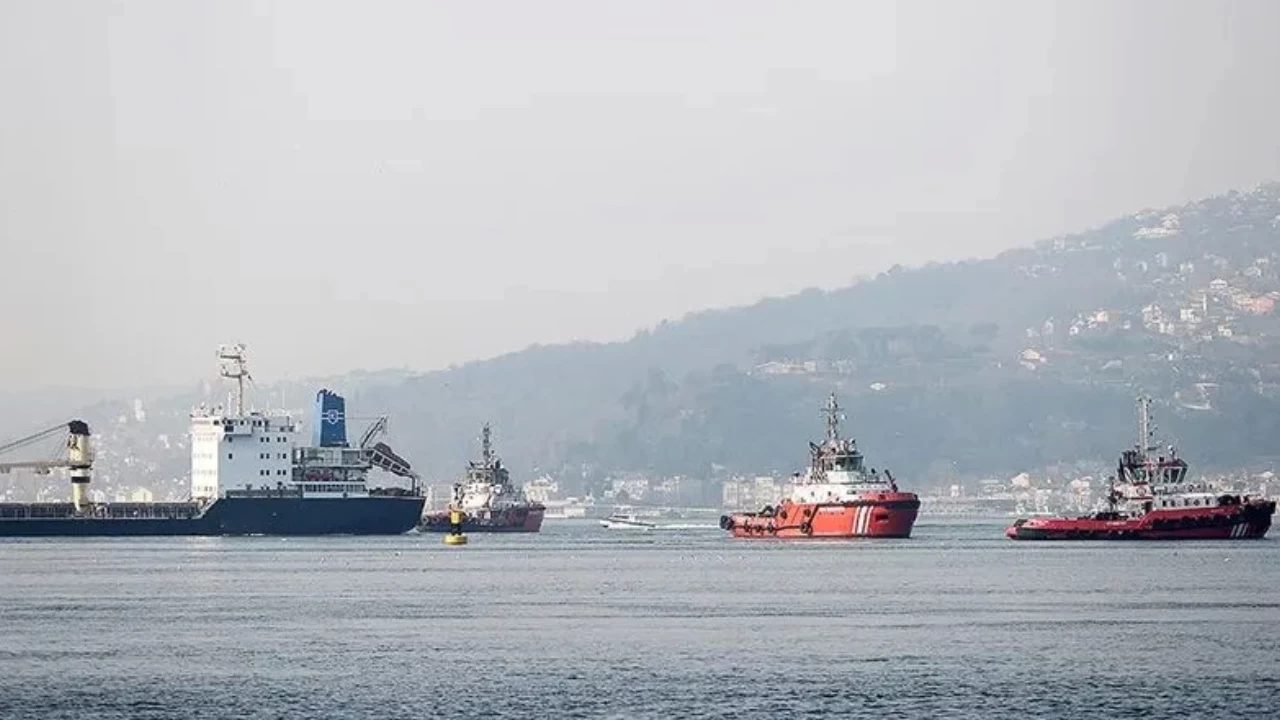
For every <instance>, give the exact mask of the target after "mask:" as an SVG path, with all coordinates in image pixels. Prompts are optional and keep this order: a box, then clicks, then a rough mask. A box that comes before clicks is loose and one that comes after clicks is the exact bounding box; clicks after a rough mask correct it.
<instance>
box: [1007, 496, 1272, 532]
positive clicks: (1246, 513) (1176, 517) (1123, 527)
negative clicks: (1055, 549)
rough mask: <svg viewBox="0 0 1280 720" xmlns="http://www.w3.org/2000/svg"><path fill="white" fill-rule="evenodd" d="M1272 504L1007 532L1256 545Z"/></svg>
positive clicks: (1047, 523) (1039, 522)
mask: <svg viewBox="0 0 1280 720" xmlns="http://www.w3.org/2000/svg"><path fill="white" fill-rule="evenodd" d="M1275 509H1276V504H1275V502H1274V501H1257V500H1255V501H1252V502H1249V503H1247V504H1244V505H1233V506H1217V507H1204V508H1178V509H1171V510H1153V511H1151V512H1149V513H1147V514H1146V515H1143V516H1142V517H1139V518H1126V519H1122V520H1106V519H1099V518H1090V517H1084V518H1031V519H1029V520H1019V521H1018V522H1016V523H1014V524H1013V525H1011V526H1009V528H1008V529H1007V530H1005V536H1006V537H1008V538H1010V539H1013V540H1237V539H1258V538H1261V537H1263V536H1265V535H1266V534H1267V530H1269V529H1270V528H1271V515H1272V514H1273V513H1274V512H1275Z"/></svg>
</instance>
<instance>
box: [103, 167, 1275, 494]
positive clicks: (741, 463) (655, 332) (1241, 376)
mask: <svg viewBox="0 0 1280 720" xmlns="http://www.w3.org/2000/svg"><path fill="white" fill-rule="evenodd" d="M1278 301H1280V184H1278V183H1272V184H1268V185H1264V186H1261V187H1259V188H1257V189H1255V190H1253V191H1251V192H1244V193H1241V192H1231V193H1227V194H1225V195H1221V196H1217V197H1214V198H1210V199H1207V200H1203V201H1200V202H1196V203H1191V204H1188V205H1185V206H1182V207H1174V208H1166V209H1162V210H1155V211H1144V212H1141V213H1137V214H1134V215H1131V216H1128V217H1124V218H1120V219H1118V220H1116V221H1114V222H1111V223H1108V224H1107V225H1105V226H1103V227H1100V228H1096V229H1093V230H1090V231H1087V232H1083V233H1080V234H1077V235H1072V236H1068V237H1062V238H1054V239H1050V240H1047V241H1044V242H1041V243H1038V244H1037V245H1035V246H1034V247H1027V248H1022V249H1018V250H1012V251H1009V252H1006V253H1003V254H1001V255H999V256H997V257H995V258H990V259H985V260H973V261H968V262H962V263H949V264H933V265H929V266H926V267H923V268H917V269H904V268H897V267H895V268H893V269H892V270H890V271H888V272H885V273H882V274H881V275H880V276H878V277H876V278H874V279H870V280H866V281H863V282H860V283H858V284H855V285H853V286H851V287H847V288H843V289H840V290H836V291H832V292H823V291H818V290H808V291H805V292H802V293H799V294H797V295H794V296H790V297H785V298H774V299H769V300H765V301H762V302H760V303H757V304H755V305H752V306H749V307H742V308H735V309H731V310H719V311H709V312H700V313H694V314H691V315H689V316H687V317H685V318H683V319H681V320H679V321H673V322H664V323H662V324H661V325H660V326H658V327H657V328H654V329H652V330H650V331H645V332H641V333H638V334H637V335H636V336H635V337H633V338H632V339H631V340H629V341H626V342H621V343H608V344H594V343H583V344H571V345H558V346H536V347H531V348H528V349H526V350H524V351H521V352H517V353H512V354H509V355H505V356H502V357H498V358H493V359H490V360H485V361H480V362H474V363H469V364H466V365H463V366H461V367H457V368H452V369H449V370H447V371H441V372H435V373H429V374H422V375H415V376H408V377H406V376H403V375H399V374H385V375H368V374H360V375H352V376H347V377H343V378H334V379H330V380H328V381H327V382H326V383H325V384H326V385H327V386H329V387H333V388H335V389H337V390H339V391H341V392H345V393H346V394H347V396H348V404H349V407H351V408H352V413H353V414H359V415H368V416H371V415H374V414H375V413H377V414H380V413H384V412H385V413H388V414H390V415H391V416H392V441H393V443H394V444H395V445H396V446H397V448H398V449H399V450H401V451H402V453H403V454H405V455H406V456H407V457H409V458H411V459H412V460H414V461H415V463H416V464H417V465H418V466H419V468H421V469H424V470H425V471H426V472H427V473H429V474H430V475H432V476H435V477H441V478H447V477H449V476H451V475H453V474H454V473H456V472H457V470H458V469H459V468H460V467H461V466H462V464H463V463H464V461H465V459H466V458H467V456H468V455H469V454H470V453H471V452H473V451H474V448H473V444H474V438H475V436H476V434H477V432H478V429H479V425H480V423H481V422H483V421H484V420H489V421H491V422H493V423H494V425H495V430H496V436H497V441H498V443H499V450H500V452H501V453H502V454H503V456H504V458H505V459H506V461H507V463H508V464H509V465H510V466H511V467H512V468H513V469H514V470H515V471H517V472H519V473H521V474H526V473H531V472H550V473H553V474H557V475H561V476H562V477H564V478H565V479H566V480H567V481H568V484H569V486H570V488H573V486H574V485H575V484H577V481H578V480H580V479H582V478H586V479H587V480H588V481H590V480H591V479H593V478H598V477H599V476H600V475H601V474H603V473H606V472H619V471H643V472H653V473H662V474H680V475H686V476H693V477H707V476H710V475H712V474H713V473H716V472H720V471H722V470H723V471H726V472H746V473H754V472H767V471H778V472H790V471H791V470H793V469H796V468H797V467H798V465H799V464H800V463H802V462H803V461H804V460H805V440H806V439H807V438H810V437H815V436H817V435H818V434H819V433H820V431H821V422H820V417H819V415H818V407H819V406H820V405H821V402H822V397H823V396H824V395H825V394H826V393H827V392H828V391H830V390H832V389H837V390H839V391H840V393H841V394H842V398H843V401H844V403H845V404H846V405H847V406H848V407H849V408H850V413H849V415H850V417H849V422H848V426H849V431H850V432H851V433H852V434H854V435H855V436H856V437H858V438H859V440H860V441H861V442H862V444H863V447H864V449H865V450H866V451H867V453H868V457H869V461H870V462H871V464H873V465H879V466H887V467H889V468H891V469H892V470H894V471H895V473H896V474H897V475H899V476H900V477H907V476H912V477H916V478H919V479H920V481H921V482H922V483H925V484H927V483H929V482H936V481H941V480H944V479H946V478H948V477H951V476H952V475H965V476H975V475H985V474H1009V473H1014V472H1018V471H1023V470H1035V469H1041V468H1046V467H1050V466H1054V465H1059V464H1068V465H1071V464H1079V465H1081V466H1082V467H1087V468H1088V469H1089V470H1094V471H1096V470H1098V469H1100V468H1101V466H1102V465H1103V464H1108V463H1110V462H1111V459H1112V456H1113V455H1114V454H1115V453H1116V452H1117V451H1118V450H1119V449H1121V448H1120V446H1121V445H1122V444H1127V443H1128V442H1130V439H1131V437H1132V435H1133V434H1134V433H1133V431H1132V429H1131V428H1132V422H1133V421H1132V416H1133V396H1134V394H1135V393H1136V392H1138V391H1139V390H1141V391H1143V392H1147V393H1150V394H1152V395H1153V396H1154V397H1155V398H1156V400H1157V405H1156V412H1157V421H1158V422H1159V424H1160V426H1161V429H1162V431H1163V432H1164V434H1165V435H1166V436H1168V437H1171V438H1173V439H1176V441H1177V442H1178V443H1179V444H1180V445H1184V446H1185V451H1186V454H1187V455H1188V456H1190V458H1191V459H1192V461H1193V462H1195V463H1197V464H1198V465H1200V466H1202V467H1222V468H1234V467H1239V466H1242V465H1249V464H1269V463H1271V462H1273V460H1274V458H1273V455H1274V454H1276V453H1277V451H1276V450H1275V448H1274V440H1275V438H1276V437H1280V353H1278V352H1277V351H1278V350H1280V313H1277V311H1276V305H1277V304H1278ZM264 390H265V391H266V392H276V391H275V390H274V389H272V388H270V387H268V388H265V389H264ZM294 392H296V393H297V394H296V395H295V394H293V393H294ZM309 392H310V390H306V389H302V388H297V389H295V390H291V391H290V397H297V398H302V397H305V395H306V394H307V393H309ZM198 395H199V394H198V393H191V394H184V395H179V396H173V397H169V398H166V399H163V400H160V401H158V402H157V403H153V404H154V405H155V406H156V407H159V408H164V410H163V411H162V412H158V413H153V415H154V416H155V419H153V420H152V421H148V422H145V423H143V422H137V423H132V421H129V420H128V419H127V418H126V419H125V420H123V421H121V420H119V416H121V415H128V414H129V413H131V412H132V410H131V409H130V408H129V407H125V406H119V405H116V406H112V405H111V404H110V403H107V404H105V405H104V406H102V407H100V408H99V411H100V414H101V415H102V416H103V417H104V418H109V419H110V421H111V422H112V423H113V424H114V426H115V428H116V429H115V432H118V433H124V434H127V433H125V431H124V430H123V428H127V427H130V426H131V423H132V424H135V425H139V427H137V433H138V434H139V436H140V437H142V438H147V437H151V436H158V435H160V434H162V433H163V434H164V435H166V437H167V438H168V439H169V440H168V444H169V446H170V447H169V448H168V449H165V451H164V453H165V456H166V457H167V456H168V455H175V459H174V460H173V461H171V462H167V463H162V464H163V465H164V467H165V468H167V469H166V470H165V471H164V472H161V471H159V470H157V471H155V472H157V473H160V474H171V475H174V476H176V475H180V474H181V468H182V466H183V464H184V462H185V458H184V457H182V454H181V451H183V448H182V446H181V445H182V444H181V441H178V440H175V439H174V438H177V437H178V436H180V435H181V433H182V432H183V430H184V427H185V421H184V420H183V417H184V413H185V410H186V408H187V407H189V405H190V404H191V402H193V401H194V400H195V399H197V398H198ZM291 404H298V405H300V404H301V401H299V402H298V403H291ZM161 418H163V420H161ZM161 422H162V423H163V424H161ZM122 437H123V435H122ZM117 442H122V441H117ZM155 444H156V443H154V442H151V441H146V440H144V441H137V442H134V443H133V445H136V446H137V447H133V449H132V450H131V451H130V452H131V453H133V454H135V455H138V456H141V455H142V454H144V450H145V449H146V448H147V447H148V446H154V445H155ZM162 445H163V443H162ZM131 447H132V446H131ZM152 449H153V450H154V448H152ZM168 468H172V469H168Z"/></svg>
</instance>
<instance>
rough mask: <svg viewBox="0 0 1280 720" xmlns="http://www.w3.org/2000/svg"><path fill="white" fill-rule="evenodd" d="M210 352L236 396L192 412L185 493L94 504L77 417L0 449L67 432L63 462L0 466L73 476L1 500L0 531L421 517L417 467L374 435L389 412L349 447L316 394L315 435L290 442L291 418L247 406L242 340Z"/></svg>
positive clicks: (238, 528)
mask: <svg viewBox="0 0 1280 720" xmlns="http://www.w3.org/2000/svg"><path fill="white" fill-rule="evenodd" d="M218 358H219V360H220V362H221V372H220V374H221V375H222V377H224V378H230V379H233V380H235V381H236V392H235V400H234V403H233V405H232V407H231V408H229V409H228V410H226V411H224V410H223V409H222V408H213V409H208V408H205V407H203V406H201V407H199V408H197V409H195V410H194V411H193V412H192V413H191V431H190V432H191V492H190V497H189V499H187V500H184V501H181V502H142V503H139V502H113V503H97V502H92V501H91V500H90V499H89V493H88V488H89V484H90V482H91V476H92V467H93V450H92V447H91V445H90V436H89V426H88V424H87V423H85V422H83V421H81V420H73V421H71V422H69V423H67V424H66V425H65V426H60V427H59V428H54V429H51V430H50V431H45V432H43V433H37V434H36V435H32V436H30V437H28V438H23V439H22V440H19V441H16V442H14V443H9V444H8V445H5V446H2V447H0V452H3V451H5V450H11V449H14V448H17V447H21V446H24V445H29V444H31V443H33V442H36V441H39V440H41V439H44V438H47V437H48V436H49V435H50V433H51V432H58V431H65V432H66V433H67V439H66V446H65V448H66V452H65V457H64V458H61V459H59V460H53V461H42V462H17V463H0V471H6V470H13V469H22V468H27V469H34V470H36V471H40V472H48V471H50V470H53V469H65V470H67V471H68V474H69V475H70V479H71V501H70V502H36V503H14V502H6V503H0V536H100V535H107V536H134V535H393V534H400V533H404V532H407V531H409V530H411V529H412V528H413V527H414V525H415V524H417V522H418V518H419V517H421V515H422V509H423V505H424V503H425V498H424V497H423V496H422V493H421V492H419V488H418V478H417V475H416V474H415V473H414V472H413V470H412V469H411V468H410V466H409V464H408V463H407V462H405V461H404V459H403V458H401V457H399V456H398V455H396V454H395V452H394V451H392V450H391V448H389V447H388V446H387V445H386V444H385V443H381V442H377V443H375V442H373V440H374V438H375V437H376V435H377V434H378V433H380V432H382V431H384V430H385V428H386V418H379V419H378V421H377V422H375V423H374V424H373V425H372V426H371V427H370V428H369V429H368V431H367V432H365V433H364V436H363V437H362V438H361V440H360V442H359V444H358V445H357V446H355V447H350V446H349V445H348V443H347V438H346V416H345V401H344V400H343V398H342V397H341V396H340V395H337V394H335V393H332V392H330V391H328V390H321V391H320V392H318V393H317V395H316V406H315V407H316V415H315V426H314V428H313V443H312V444H311V445H309V446H298V445H297V444H296V443H295V437H296V434H297V433H298V431H299V428H298V423H296V422H295V421H294V419H293V418H292V417H291V416H290V415H289V414H287V413H283V412H275V413H261V412H256V411H251V412H245V409H244V400H245V395H244V381H245V379H247V378H249V372H248V368H247V364H246V357H245V351H244V346H243V345H234V346H223V347H221V348H219V351H218ZM374 467H378V468H381V469H383V470H385V471H387V472H389V473H391V474H393V475H397V476H399V477H402V478H408V479H409V481H410V484H411V487H410V488H408V489H406V488H404V487H396V486H393V487H386V488H377V487H371V486H370V485H369V482H368V473H369V471H370V469H372V468H374Z"/></svg>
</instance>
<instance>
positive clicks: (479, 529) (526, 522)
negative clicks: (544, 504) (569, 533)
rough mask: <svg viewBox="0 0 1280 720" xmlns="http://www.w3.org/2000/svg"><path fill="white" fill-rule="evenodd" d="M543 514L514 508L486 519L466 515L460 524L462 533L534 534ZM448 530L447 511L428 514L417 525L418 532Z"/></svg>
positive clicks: (542, 509) (539, 525) (537, 509)
mask: <svg viewBox="0 0 1280 720" xmlns="http://www.w3.org/2000/svg"><path fill="white" fill-rule="evenodd" d="M545 513H546V510H545V509H544V508H541V507H529V508H515V509H511V510H507V511H505V512H501V513H496V514H493V515H490V516H488V517H472V516H470V515H468V516H467V517H466V519H465V520H463V522H462V532H464V533H485V532H489V533H536V532H538V531H539V530H541V529H542V517H543V515H544V514H545ZM449 528H450V525H449V513H448V511H445V512H437V513H430V514H428V515H426V516H424V517H423V518H422V522H421V523H420V524H419V525H418V530H419V531H420V532H449Z"/></svg>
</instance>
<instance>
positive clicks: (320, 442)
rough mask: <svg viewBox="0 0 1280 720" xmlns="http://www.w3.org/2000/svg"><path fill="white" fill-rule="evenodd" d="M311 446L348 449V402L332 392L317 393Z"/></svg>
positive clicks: (326, 390)
mask: <svg viewBox="0 0 1280 720" xmlns="http://www.w3.org/2000/svg"><path fill="white" fill-rule="evenodd" d="M311 444H312V446H313V447H347V401H346V400H345V399H344V398H343V397H342V396H341V395H339V394H337V393H335V392H333V391H331V390H328V389H325V390H321V391H320V392H318V393H316V417H315V423H314V426H313V427H312V431H311Z"/></svg>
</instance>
